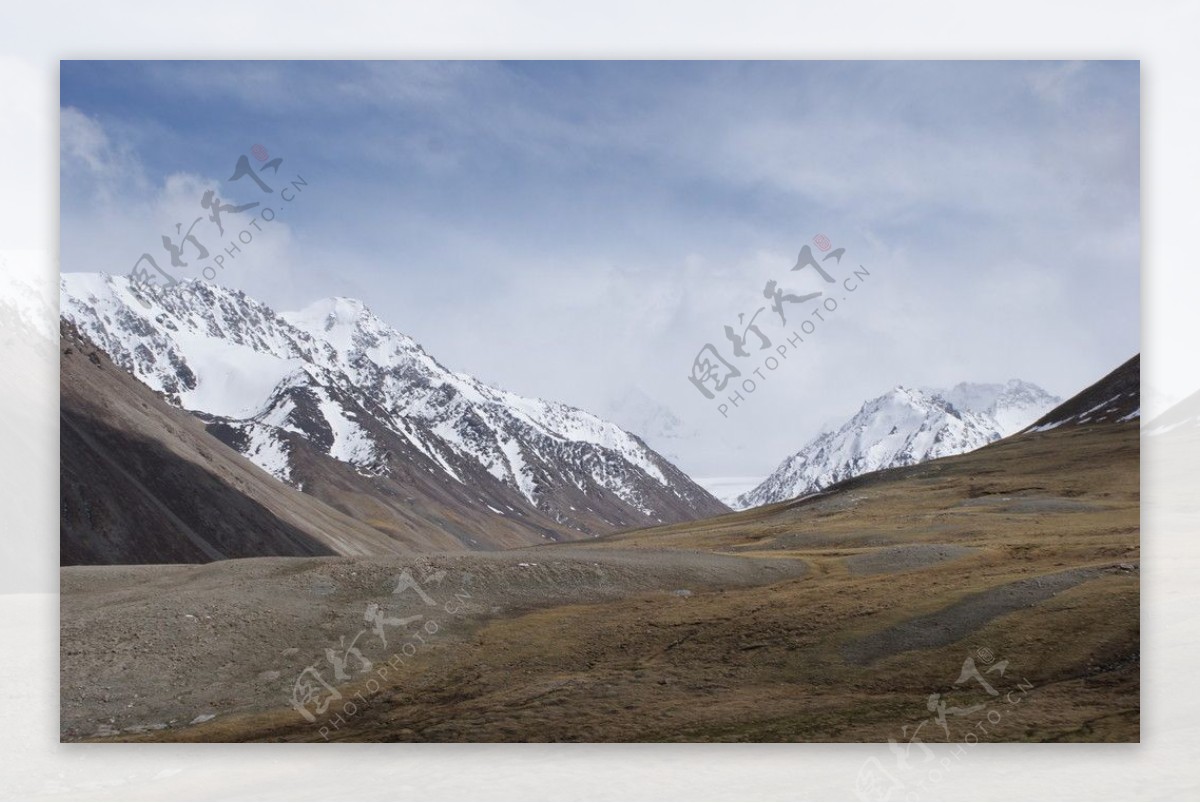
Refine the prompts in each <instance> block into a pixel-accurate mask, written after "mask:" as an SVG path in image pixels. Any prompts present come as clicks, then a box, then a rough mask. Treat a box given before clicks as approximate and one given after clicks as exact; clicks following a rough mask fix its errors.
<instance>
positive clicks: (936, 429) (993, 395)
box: [734, 379, 1059, 508]
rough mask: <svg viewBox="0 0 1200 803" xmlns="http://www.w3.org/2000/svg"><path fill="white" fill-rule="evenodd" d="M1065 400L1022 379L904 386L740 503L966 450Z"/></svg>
mask: <svg viewBox="0 0 1200 803" xmlns="http://www.w3.org/2000/svg"><path fill="white" fill-rule="evenodd" d="M1058 402H1059V400H1058V399H1056V398H1055V397H1053V396H1051V395H1050V394H1048V393H1046V392H1045V391H1044V390H1042V389H1041V388H1039V387H1037V386H1036V385H1033V384H1031V383H1028V382H1023V381H1021V380H1015V379H1014V380H1010V381H1009V382H1007V383H1004V384H977V383H968V382H963V383H959V384H958V385H955V386H954V387H953V388H951V389H950V390H946V391H943V390H938V389H936V388H920V389H918V388H911V387H907V386H905V385H897V386H896V387H894V388H892V389H891V390H889V391H888V392H887V393H884V394H883V395H882V396H879V397H877V398H874V399H871V400H870V401H867V402H866V403H864V404H863V405H862V407H861V408H859V410H858V412H857V413H855V415H854V416H853V417H852V418H851V419H850V420H849V421H847V422H846V423H844V424H843V425H842V426H840V427H831V428H826V429H825V430H824V431H822V432H821V433H820V434H819V435H818V436H817V437H815V438H813V439H812V440H811V441H809V443H808V444H807V445H805V447H804V448H803V449H801V450H800V451H799V452H797V453H796V454H794V455H792V456H791V457H789V458H787V459H786V460H784V461H783V462H782V463H781V464H780V465H779V467H778V468H776V469H775V471H774V472H772V474H771V475H770V476H769V477H767V478H766V479H765V480H764V481H763V482H762V483H761V484H759V486H758V487H756V488H754V489H753V490H751V491H749V492H747V493H745V494H742V495H741V496H740V497H738V499H737V502H736V504H735V505H734V507H735V508H747V507H755V506H758V505H766V504H771V503H773V502H781V501H784V500H786V499H792V498H794V497H796V496H801V495H803V494H807V493H813V492H814V491H817V490H820V489H821V488H825V487H828V486H829V485H832V484H834V483H836V482H841V481H842V480H846V479H849V478H851V477H856V476H858V475H860V474H866V473H868V472H871V471H879V470H882V469H885V468H892V467H895V466H907V465H913V464H915V463H921V462H924V461H926V460H932V459H934V458H937V457H946V456H948V455H953V454H962V453H963V452H969V451H971V450H973V449H978V448H979V447H981V446H985V445H987V444H988V443H991V442H992V441H995V440H998V439H1000V438H1003V437H1006V436H1007V435H1011V434H1012V433H1014V432H1017V431H1019V430H1020V429H1021V428H1022V427H1025V426H1027V425H1028V424H1029V423H1030V422H1032V421H1034V420H1036V419H1037V418H1038V416H1040V415H1041V414H1042V413H1044V412H1045V411H1046V410H1049V409H1051V408H1052V407H1054V406H1055V405H1056V404H1058Z"/></svg>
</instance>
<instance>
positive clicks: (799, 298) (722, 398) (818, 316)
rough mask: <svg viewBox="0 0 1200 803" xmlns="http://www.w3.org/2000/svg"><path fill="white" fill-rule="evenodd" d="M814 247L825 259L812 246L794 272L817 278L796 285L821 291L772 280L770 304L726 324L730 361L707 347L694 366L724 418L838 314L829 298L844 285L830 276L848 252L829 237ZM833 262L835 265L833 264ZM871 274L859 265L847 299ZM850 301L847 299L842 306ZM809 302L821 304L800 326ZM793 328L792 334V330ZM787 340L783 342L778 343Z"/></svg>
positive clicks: (693, 377)
mask: <svg viewBox="0 0 1200 803" xmlns="http://www.w3.org/2000/svg"><path fill="white" fill-rule="evenodd" d="M813 245H815V246H816V247H817V250H818V251H819V252H821V254H822V255H823V256H821V258H820V259H818V258H817V255H816V254H814V253H813V249H812V246H809V245H805V246H804V247H803V248H801V249H800V255H799V256H798V257H797V258H796V264H795V265H793V266H792V269H791V270H792V272H802V271H805V270H806V269H809V268H811V269H812V272H811V273H803V274H802V275H801V276H796V277H793V280H794V281H799V280H801V279H803V280H811V281H812V282H816V283H817V284H816V287H811V288H809V291H808V292H804V291H800V292H793V291H792V289H790V288H785V287H783V286H782V284H781V283H780V282H779V281H778V280H776V279H768V280H767V283H766V285H764V287H763V290H762V297H763V298H764V299H766V300H767V301H768V302H770V303H769V304H763V305H761V306H759V307H758V309H756V310H754V311H753V312H752V313H749V314H748V313H746V312H739V313H738V314H737V323H736V324H726V325H725V339H726V340H727V341H728V346H727V348H728V349H729V351H730V353H731V354H732V357H731V358H728V359H727V358H726V357H725V355H724V354H722V352H721V351H720V350H719V349H718V348H717V347H716V346H715V345H713V344H712V343H705V344H704V345H703V346H702V347H701V348H700V351H699V352H698V353H697V354H696V358H695V359H694V360H693V361H692V370H691V374H690V375H689V376H688V381H689V382H691V383H692V386H693V387H694V388H696V390H697V391H699V392H700V394H701V395H703V396H704V398H706V399H709V400H711V401H713V402H715V404H716V409H717V412H719V413H720V414H721V417H722V418H728V417H729V413H730V411H731V409H737V408H739V407H740V405H741V404H742V403H743V402H745V401H746V395H749V394H751V393H754V392H755V391H756V390H757V389H758V387H759V385H760V384H761V383H763V382H765V381H767V380H768V379H769V378H770V375H771V374H772V373H774V372H775V371H777V370H778V369H779V367H780V366H781V365H782V364H783V361H784V360H786V359H788V357H789V356H791V354H792V353H793V352H795V351H796V350H798V349H799V347H800V345H801V344H803V343H804V342H805V337H808V336H810V335H812V334H813V333H814V332H816V330H817V326H818V325H819V324H820V323H823V322H824V321H825V320H826V317H825V316H826V315H829V314H831V313H834V312H836V311H837V310H838V299H837V298H836V296H834V295H832V294H829V293H832V291H833V290H834V288H831V287H829V285H838V284H839V280H838V279H837V278H836V277H835V276H834V275H833V274H831V273H830V272H829V271H830V270H837V269H838V268H840V266H841V263H842V257H843V256H845V254H846V249H845V248H834V247H833V242H832V241H831V240H830V239H829V238H828V237H826V236H825V235H824V234H818V235H816V236H815V237H813ZM830 260H833V263H832V264H827V263H829V261H830ZM827 268H828V270H827ZM870 275H871V272H870V271H869V270H867V269H866V268H865V267H863V266H862V265H859V266H858V268H857V269H855V270H853V271H852V272H851V273H850V275H848V276H844V277H843V278H842V279H841V281H840V287H841V289H842V290H844V291H845V292H846V293H847V294H849V293H854V292H856V291H857V290H858V288H859V286H860V285H861V284H862V283H863V282H864V281H866V279H867V278H868V277H869V276H870ZM847 297H848V296H842V301H845V300H846V299H847ZM818 299H820V300H819V301H818ZM808 302H817V303H816V304H815V306H813V307H810V308H807V309H808V315H807V317H803V318H802V319H801V320H798V321H797V320H796V316H797V315H802V314H803V311H804V310H805V309H806V308H805V307H801V306H800V305H804V304H807V303H808ZM789 320H791V321H792V322H791V324H789ZM764 326H769V327H770V328H769V331H770V334H768V332H767V331H764V330H763V327H764ZM789 326H790V327H791V331H790V332H789V331H787V330H786V327H789ZM780 328H783V329H784V330H785V331H784V332H783V334H782V335H781V334H780V333H779V332H778V331H776V330H777V329H780ZM781 337H782V338H783V341H782V342H778V341H779V338H781ZM754 377H757V379H755V378H754ZM735 380H738V381H735Z"/></svg>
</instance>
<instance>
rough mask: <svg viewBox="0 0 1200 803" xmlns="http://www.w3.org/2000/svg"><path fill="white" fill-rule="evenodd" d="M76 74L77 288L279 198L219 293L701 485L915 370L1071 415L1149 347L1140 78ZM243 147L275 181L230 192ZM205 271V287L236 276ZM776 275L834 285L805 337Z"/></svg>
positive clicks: (260, 70) (988, 69)
mask: <svg viewBox="0 0 1200 803" xmlns="http://www.w3.org/2000/svg"><path fill="white" fill-rule="evenodd" d="M61 80H62V83H61V98H60V103H61V115H62V117H61V121H62V123H61V126H62V127H61V152H62V171H61V182H62V186H61V208H62V230H61V231H62V234H61V245H62V250H61V260H62V262H61V264H62V269H63V270H64V271H106V272H109V273H115V274H124V273H128V271H129V269H130V268H131V267H132V266H133V263H134V262H135V261H136V260H137V259H138V257H139V256H140V255H141V254H142V253H143V252H151V253H153V254H155V256H156V258H157V259H158V260H159V264H160V265H162V266H164V267H166V266H167V265H168V264H169V256H168V255H167V254H166V252H165V251H164V250H163V249H162V246H161V245H160V242H161V239H162V236H163V235H164V234H171V235H174V236H175V237H176V239H178V235H175V225H176V224H177V223H182V229H183V230H184V231H186V230H187V229H188V227H189V225H191V223H192V221H193V220H194V219H195V218H196V217H199V216H200V215H206V214H207V213H206V211H205V210H203V209H202V208H201V206H200V203H201V198H202V197H203V195H204V193H205V191H207V190H210V189H211V190H213V191H214V192H215V194H216V196H217V197H219V198H220V199H221V203H224V204H229V205H233V206H238V205H244V204H250V203H254V202H259V203H260V207H257V208H255V209H252V210H249V211H245V212H240V213H235V212H226V213H224V215H223V219H224V225H225V234H224V235H218V233H217V231H216V227H215V225H213V224H212V223H210V222H209V221H208V220H207V219H205V220H202V221H201V223H200V224H198V225H196V226H195V228H194V229H193V230H192V231H193V233H194V234H195V235H196V237H197V239H198V240H199V241H201V242H202V243H203V244H204V245H205V246H206V247H207V248H209V250H210V253H215V252H217V251H219V249H220V248H222V247H225V246H227V245H228V244H229V241H230V240H232V239H233V238H234V237H236V236H237V234H238V233H239V232H240V231H242V230H245V229H246V228H247V226H248V225H249V221H250V220H252V219H253V217H254V215H255V214H256V212H257V210H258V209H260V208H262V207H265V206H268V205H269V206H270V207H271V208H272V209H274V210H278V215H277V219H276V220H275V221H273V222H272V223H269V224H268V223H265V222H264V223H261V231H259V230H253V229H251V232H252V234H253V241H252V242H251V243H248V244H242V245H241V249H242V250H241V251H240V252H236V256H235V257H233V258H227V260H226V262H225V264H224V266H223V267H222V268H220V271H219V276H218V278H217V281H218V282H219V283H221V284H224V285H227V286H230V287H234V288H239V289H243V290H245V291H246V292H247V293H248V294H250V295H251V296H254V297H257V298H259V299H261V300H263V301H266V302H267V303H269V304H271V305H272V306H273V307H275V308H276V309H279V310H286V309H294V308H298V307H301V306H303V305H305V304H307V303H309V302H311V301H314V300H316V299H319V298H323V297H327V296H332V295H342V296H351V297H356V298H361V299H363V300H364V301H366V302H367V304H368V305H369V306H370V307H371V308H372V309H373V310H374V311H375V312H376V313H377V314H378V315H379V316H380V317H382V318H384V319H385V320H387V321H388V322H390V323H392V324H393V325H394V326H396V328H398V329H400V330H401V331H404V332H406V333H407V334H410V335H412V336H413V337H414V338H416V339H417V340H418V341H419V342H420V343H421V344H422V345H424V346H425V348H426V349H427V350H428V351H429V352H430V353H432V354H433V355H434V356H435V357H436V358H437V359H438V360H440V361H441V362H442V363H443V364H445V365H447V366H448V367H450V368H453V369H455V370H461V371H466V372H468V373H471V374H474V375H476V376H478V377H480V378H482V379H484V380H486V381H488V382H491V383H493V384H498V385H501V386H503V387H505V388H508V389H510V390H513V391H516V392H519V393H523V394H527V395H537V396H542V397H545V398H551V399H556V400H560V401H564V402H568V403H571V404H575V405H578V406H581V407H584V408H586V409H589V410H593V411H595V412H599V413H602V414H610V415H613V414H615V415H617V416H620V417H621V418H623V419H624V420H623V421H622V423H625V424H626V425H627V426H630V427H633V428H635V429H636V428H638V427H646V428H647V432H646V434H647V436H648V437H649V438H650V439H651V441H652V443H653V441H654V438H655V434H656V433H655V432H652V431H649V430H650V429H654V428H656V427H658V426H659V424H661V422H663V421H664V420H668V419H669V417H670V416H674V417H677V418H678V419H679V423H678V424H677V425H675V427H674V431H675V432H676V433H677V435H678V437H676V438H673V439H670V440H669V441H661V442H660V443H661V444H662V449H663V451H665V452H667V453H668V454H670V456H672V457H673V458H675V459H677V461H678V462H679V463H680V465H681V467H682V468H684V469H685V470H687V471H689V472H690V473H692V474H693V475H694V476H701V477H705V476H716V475H723V476H742V475H747V476H762V475H765V474H767V473H768V472H769V471H770V470H771V469H772V468H774V466H775V465H776V464H777V463H778V462H779V460H781V459H782V458H783V457H784V456H786V455H787V454H789V453H790V452H793V451H795V450H796V449H797V448H799V447H800V446H801V445H802V444H803V443H804V441H806V440H807V439H808V438H809V437H811V436H812V435H813V434H815V432H816V431H818V429H819V428H820V427H821V426H822V425H824V424H826V423H828V422H831V421H836V420H838V419H844V418H845V417H847V416H849V415H850V414H852V413H853V412H854V411H855V410H856V409H857V408H858V406H859V405H860V404H861V403H862V402H863V401H864V400H865V399H867V398H870V397H873V396H876V395H879V394H880V393H882V392H884V391H886V390H887V389H889V388H890V387H892V386H894V385H897V384H905V385H912V386H947V385H951V384H954V383H956V382H959V381H1003V380H1006V379H1009V378H1013V377H1019V378H1022V379H1026V380H1028V381H1031V382H1035V383H1037V384H1039V385H1041V386H1043V387H1044V388H1046V389H1047V390H1049V391H1051V392H1053V393H1056V394H1059V395H1062V396H1068V395H1071V394H1073V393H1075V392H1076V391H1078V390H1079V389H1081V388H1082V387H1084V386H1086V385H1088V384H1090V383H1091V382H1092V381H1094V380H1095V379H1097V378H1099V377H1100V376H1101V375H1103V374H1104V373H1106V372H1107V371H1109V370H1111V369H1112V368H1114V367H1115V366H1116V365H1118V364H1119V363H1120V362H1122V361H1124V360H1125V359H1126V358H1128V357H1130V356H1132V355H1133V354H1134V353H1136V352H1137V351H1138V350H1139V313H1138V308H1139V292H1140V287H1139V250H1140V244H1139V206H1138V196H1139V171H1138V164H1139V141H1138V138H1139V70H1138V65H1137V63H1136V62H1088V63H1078V62H1071V63H1065V62H752V63H743V62H645V63H638V62H565V63H562V62H527V63H490V62H447V63H439V62H395V63H372V62H354V63H341V62H308V63H290V62H254V63H239V62H212V63H193V62H104V63H99V62H63V64H62V68H61ZM255 145H258V146H261V147H260V148H257V149H256V148H254V146H255ZM243 156H245V157H246V164H247V165H248V166H249V167H250V168H251V169H252V170H254V173H255V175H256V176H258V177H259V179H260V180H261V181H263V183H264V186H267V187H270V188H271V190H272V192H271V193H270V194H267V193H265V192H264V191H263V190H262V189H260V187H259V186H257V185H256V184H255V183H254V179H253V178H252V177H251V176H249V175H247V176H243V177H241V178H239V179H238V180H234V181H231V180H230V179H231V177H232V176H233V175H234V174H235V167H236V165H237V163H238V160H239V158H240V157H243ZM275 159H282V162H279V163H278V165H277V168H275V167H271V165H272V163H273V160H275ZM297 177H300V178H302V180H303V182H305V184H304V185H303V186H302V188H301V189H300V190H297V191H294V193H290V195H291V198H292V200H291V201H284V200H282V199H281V195H280V194H281V190H283V189H284V188H285V187H286V186H287V185H288V184H289V183H290V182H292V181H294V180H296V179H297ZM817 235H824V236H825V237H827V238H828V239H829V241H830V242H831V243H832V248H834V249H836V248H844V249H845V252H844V254H843V255H842V257H841V259H840V260H836V259H831V260H828V261H826V262H824V263H822V264H823V266H824V268H825V270H826V272H827V273H828V274H829V275H830V276H831V278H833V279H834V280H835V281H834V282H833V283H826V282H825V281H824V280H823V279H822V278H821V276H820V275H819V274H818V273H817V272H816V271H815V270H812V269H803V270H800V271H792V270H790V269H791V268H792V266H793V265H795V264H796V261H797V254H798V252H799V251H800V249H801V248H802V247H803V246H805V245H809V246H810V248H811V249H812V252H813V253H814V254H816V255H817V256H818V257H819V256H823V255H824V254H825V252H823V251H821V250H820V248H819V247H818V246H817V245H816V244H815V241H814V237H816V236H817ZM194 253H195V252H194V250H188V248H185V250H184V252H183V258H184V260H185V261H188V262H189V264H188V267H186V268H179V269H176V270H175V273H176V275H178V276H179V277H180V278H185V277H187V278H190V277H193V276H197V275H199V272H200V268H201V266H202V265H204V264H212V263H211V261H210V262H207V263H206V262H203V261H201V260H195V259H192V260H190V261H189V260H188V257H189V256H191V255H192V254H194ZM830 253H832V251H831V252H830ZM859 266H863V267H865V268H866V269H867V270H868V271H869V277H868V278H865V279H861V278H860V279H859V280H857V281H856V282H854V285H855V288H856V289H855V290H854V292H852V293H851V292H849V290H848V289H847V288H846V285H845V284H844V283H843V282H844V281H845V279H846V278H848V277H850V276H851V275H852V273H853V272H854V271H855V270H857V269H859ZM214 272H216V271H215V270H214ZM770 280H775V281H776V282H777V285H776V286H777V287H778V288H779V289H780V290H781V291H783V292H784V293H785V294H790V295H808V294H811V293H815V292H822V293H823V295H822V296H821V297H818V298H817V299H816V300H815V301H810V302H805V303H803V304H792V303H790V302H786V303H785V304H784V316H783V317H786V318H787V323H786V324H784V323H783V322H782V320H781V316H780V315H779V314H778V313H777V312H775V311H773V310H771V309H770V305H771V301H770V300H769V299H767V298H765V297H764V288H765V287H766V284H767V282H768V281H770ZM828 299H832V300H833V301H835V302H836V304H837V309H836V311H833V312H827V313H824V320H818V319H815V318H812V316H811V309H813V308H816V305H817V304H818V303H822V302H825V301H827V300H828ZM764 306H765V307H767V308H766V309H764V310H763V312H761V313H759V315H758V318H757V319H755V320H756V323H758V324H759V325H760V330H761V331H762V332H763V334H764V336H765V337H766V338H767V339H769V340H770V341H771V344H772V345H771V347H770V349H769V350H765V351H762V352H760V350H759V349H760V345H761V341H760V340H759V339H758V338H757V337H756V336H755V335H754V334H753V333H751V334H750V335H749V339H748V340H747V343H746V346H745V349H746V351H747V352H748V353H749V356H747V357H744V358H741V357H737V356H735V355H734V354H733V351H732V344H731V342H730V341H729V340H728V339H727V337H726V335H725V331H724V330H725V327H726V326H731V327H733V328H734V329H735V330H736V331H739V332H740V331H742V330H743V329H744V327H745V323H742V324H739V323H738V320H739V315H744V316H745V318H746V319H750V318H751V317H752V316H754V314H755V313H756V311H758V310H760V309H762V308H763V307H764ZM805 320H810V321H814V323H813V331H812V334H811V335H806V336H805V339H804V342H803V343H802V344H799V345H797V346H793V347H790V348H789V349H788V350H787V359H786V360H782V361H781V364H780V365H779V366H778V368H777V369H776V370H774V371H771V372H769V373H765V374H764V375H763V376H765V379H763V378H758V379H756V380H755V389H754V391H753V392H752V393H743V400H742V401H741V402H739V404H738V406H737V407H729V408H728V409H727V410H726V415H724V416H723V415H722V414H721V412H720V411H719V408H718V405H719V404H720V403H722V401H723V397H727V396H728V395H730V394H731V393H732V392H733V391H734V390H735V386H736V385H737V384H738V383H739V382H741V381H742V380H744V379H746V378H751V377H753V374H752V371H753V369H754V368H756V367H759V368H761V367H762V362H761V361H762V358H763V355H765V354H769V353H771V352H772V351H773V350H774V349H776V348H778V347H779V346H780V345H781V344H783V343H786V342H787V339H788V337H789V335H790V334H791V333H792V332H793V331H798V327H799V326H800V324H801V322H803V321H805ZM706 344H712V345H713V346H714V347H715V348H716V349H717V350H718V351H719V352H720V353H721V355H722V357H723V358H724V359H725V360H726V361H727V362H728V363H729V364H730V365H732V366H734V367H739V366H740V367H741V369H742V372H743V376H742V377H740V378H737V379H734V380H731V381H730V384H729V386H728V387H727V389H726V391H725V392H723V393H718V394H716V395H717V398H714V399H711V400H710V399H707V398H705V396H704V395H703V394H702V393H701V392H700V391H699V390H698V389H697V388H696V387H695V386H694V385H693V383H691V382H690V381H689V379H688V377H689V376H691V374H692V369H693V361H694V360H695V358H696V356H697V354H698V352H700V350H701V349H702V348H703V347H704V346H705V345H706ZM726 403H727V402H726Z"/></svg>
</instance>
